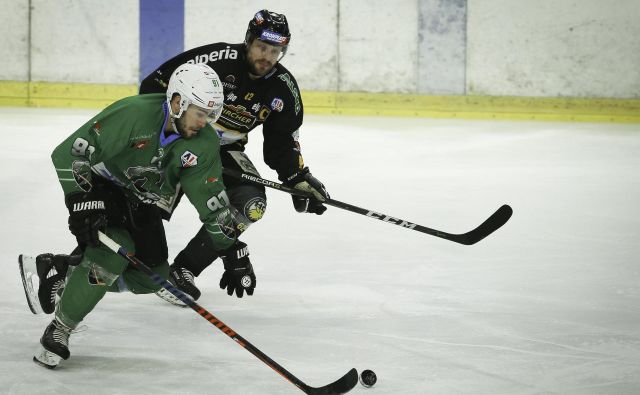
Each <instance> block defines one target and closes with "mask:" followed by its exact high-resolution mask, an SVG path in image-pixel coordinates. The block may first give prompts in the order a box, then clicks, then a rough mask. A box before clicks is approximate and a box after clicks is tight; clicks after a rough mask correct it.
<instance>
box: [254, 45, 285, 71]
mask: <svg viewBox="0 0 640 395" xmlns="http://www.w3.org/2000/svg"><path fill="white" fill-rule="evenodd" d="M281 54H282V47H277V46H275V45H270V44H267V43H265V42H264V41H260V40H257V39H256V40H253V42H252V43H251V45H249V50H248V51H247V61H248V62H249V67H250V68H251V71H250V72H251V74H253V75H256V76H259V77H262V76H263V75H265V74H267V73H268V72H269V71H271V69H272V68H273V66H275V65H276V63H277V62H278V58H279V57H280V55H281Z"/></svg>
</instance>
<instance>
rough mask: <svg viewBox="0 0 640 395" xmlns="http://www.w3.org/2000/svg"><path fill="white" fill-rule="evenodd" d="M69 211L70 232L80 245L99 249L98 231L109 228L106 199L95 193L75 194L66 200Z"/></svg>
mask: <svg viewBox="0 0 640 395" xmlns="http://www.w3.org/2000/svg"><path fill="white" fill-rule="evenodd" d="M66 204H67V208H68V209H69V230H70V231H71V233H72V234H73V235H74V236H75V237H76V240H78V244H80V245H89V246H92V247H97V246H98V245H99V244H100V240H99V239H98V231H103V230H104V228H105V227H106V226H107V211H106V209H105V201H104V199H102V198H100V197H98V196H97V195H96V194H94V193H91V192H89V193H74V194H71V195H69V196H67V198H66Z"/></svg>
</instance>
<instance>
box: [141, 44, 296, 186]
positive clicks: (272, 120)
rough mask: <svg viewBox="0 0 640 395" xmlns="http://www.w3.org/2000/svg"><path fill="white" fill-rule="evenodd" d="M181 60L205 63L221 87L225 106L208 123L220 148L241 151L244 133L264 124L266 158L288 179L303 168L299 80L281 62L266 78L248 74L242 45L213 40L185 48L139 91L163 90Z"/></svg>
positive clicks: (282, 176)
mask: <svg viewBox="0 0 640 395" xmlns="http://www.w3.org/2000/svg"><path fill="white" fill-rule="evenodd" d="M183 63H206V64H207V65H209V66H210V67H211V68H212V69H213V70H215V72H216V73H217V74H218V76H219V77H220V80H221V81H222V85H223V86H224V96H225V98H224V108H223V110H222V115H221V116H220V118H219V119H218V121H217V122H216V123H215V124H214V125H212V126H213V127H214V129H216V132H217V133H218V136H219V137H220V144H221V145H222V148H221V149H223V150H241V151H242V150H244V145H245V144H246V143H247V142H248V136H247V135H248V133H249V132H251V131H252V130H253V129H255V128H256V127H257V126H258V125H262V133H263V136H264V147H263V152H264V161H265V163H266V164H267V165H268V166H269V167H271V168H272V169H274V170H275V171H276V172H277V173H278V177H279V178H280V180H284V179H286V178H287V177H288V176H290V175H292V174H294V173H295V172H296V171H298V170H300V169H302V168H303V167H304V163H303V160H302V156H301V155H300V145H299V144H298V129H299V128H300V126H301V125H302V117H303V107H302V99H301V97H300V91H299V89H298V83H297V82H296V80H295V78H293V75H291V73H290V72H289V71H288V70H287V69H286V68H285V67H284V66H283V65H281V64H280V63H276V65H275V67H274V68H273V69H272V70H271V71H270V72H269V73H268V74H267V75H265V76H264V77H261V78H258V79H255V80H253V79H251V78H249V66H248V64H247V61H246V52H245V46H244V44H227V43H215V44H208V45H203V46H201V47H197V48H194V49H191V50H189V51H186V52H183V53H181V54H180V55H177V56H175V57H173V58H172V59H170V60H168V61H167V62H165V63H164V64H163V65H162V66H160V67H159V68H158V69H156V70H155V71H154V72H152V73H151V74H149V76H147V77H146V78H145V79H144V80H143V81H142V83H141V84H140V93H159V92H166V89H167V85H168V83H169V78H170V77H171V74H172V73H173V71H174V70H175V69H176V68H177V67H178V66H179V65H181V64H183Z"/></svg>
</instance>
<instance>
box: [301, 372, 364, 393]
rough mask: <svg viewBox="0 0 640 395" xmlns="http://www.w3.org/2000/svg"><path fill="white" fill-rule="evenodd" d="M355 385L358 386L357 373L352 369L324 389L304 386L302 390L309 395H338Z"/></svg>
mask: <svg viewBox="0 0 640 395" xmlns="http://www.w3.org/2000/svg"><path fill="white" fill-rule="evenodd" d="M356 384H358V371H357V370H356V369H355V368H354V369H351V370H350V371H349V372H347V374H345V375H344V376H342V377H341V378H339V379H338V380H336V381H334V382H333V383H331V384H327V385H325V386H324V387H319V388H314V387H309V386H306V387H305V388H303V389H302V390H303V391H304V392H305V393H307V394H311V395H340V394H346V393H347V392H349V391H351V390H352V389H353V387H355V386H356Z"/></svg>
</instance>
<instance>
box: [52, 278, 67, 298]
mask: <svg viewBox="0 0 640 395" xmlns="http://www.w3.org/2000/svg"><path fill="white" fill-rule="evenodd" d="M61 288H64V280H62V279H60V280H57V281H56V282H55V283H54V284H53V286H52V287H51V294H50V295H49V297H50V298H51V303H55V302H56V296H57V295H58V291H59V290H60V289H61Z"/></svg>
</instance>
